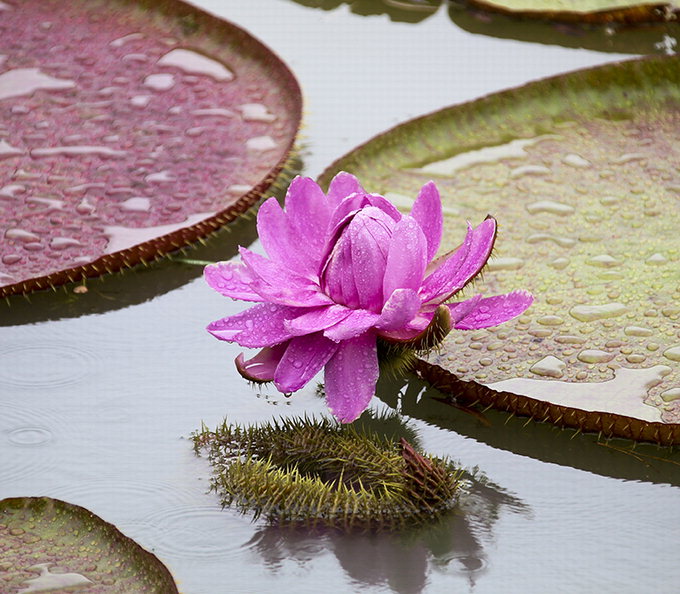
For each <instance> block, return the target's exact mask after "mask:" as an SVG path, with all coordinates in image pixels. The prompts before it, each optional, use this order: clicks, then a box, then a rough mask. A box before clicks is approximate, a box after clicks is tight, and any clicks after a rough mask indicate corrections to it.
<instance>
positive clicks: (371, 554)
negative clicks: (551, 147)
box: [0, 0, 680, 594]
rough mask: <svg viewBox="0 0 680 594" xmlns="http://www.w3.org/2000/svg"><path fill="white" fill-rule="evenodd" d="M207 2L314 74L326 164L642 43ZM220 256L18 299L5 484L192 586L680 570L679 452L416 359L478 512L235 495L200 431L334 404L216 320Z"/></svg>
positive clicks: (406, 409) (224, 236)
mask: <svg viewBox="0 0 680 594" xmlns="http://www.w3.org/2000/svg"><path fill="white" fill-rule="evenodd" d="M196 4H199V5H200V6H201V7H203V8H205V9H207V10H209V11H212V12H214V13H217V14H219V15H220V16H222V17H224V18H227V19H229V20H231V21H233V22H235V23H236V24H239V25H240V26H242V27H244V28H245V29H247V30H248V31H250V32H251V33H252V34H253V35H255V36H256V37H258V38H259V39H260V40H262V41H264V42H265V43H266V44H267V45H268V46H269V47H270V48H272V49H273V50H274V51H275V52H277V53H278V54H279V55H280V56H281V57H282V58H283V60H284V61H286V62H287V64H288V65H289V66H290V68H291V69H292V70H293V71H294V72H295V73H296V75H297V76H298V78H299V81H300V84H301V86H302V89H303V92H304V98H305V102H306V112H305V125H304V128H303V130H302V133H301V143H302V145H303V146H302V153H301V161H302V167H303V169H302V171H303V173H304V174H306V175H309V176H311V177H316V176H317V175H318V174H319V173H320V172H321V171H322V170H323V169H324V168H325V167H326V166H327V165H328V164H330V163H331V162H332V161H333V160H334V159H336V158H337V157H339V156H341V155H342V154H344V153H345V152H347V151H348V150H350V149H351V148H353V147H355V146H357V145H358V144H360V143H362V142H364V141H366V140H368V139H369V138H370V137H372V136H373V135H375V134H377V133H379V132H381V131H383V130H385V129H387V128H390V127H392V126H394V125H395V124H397V123H399V122H402V121H404V120H406V119H409V118H411V117H414V116H416V115H420V114H423V113H427V112H429V111H432V110H435V109H437V108H440V107H442V106H446V105H451V104H454V103H459V102H462V101H468V100H472V99H475V98H477V97H479V96H482V95H484V94H487V93H490V92H494V91H497V90H501V89H505V88H508V87H511V86H516V85H519V84H522V83H525V82H528V81H530V80H534V79H537V78H541V77H544V76H548V75H552V74H556V73H560V72H565V71H569V70H573V69H576V68H581V67H587V66H591V65H596V64H601V63H605V62H608V61H612V60H618V59H621V58H624V57H627V56H625V55H622V54H616V53H613V52H611V51H609V50H611V49H612V48H614V49H617V48H620V47H621V46H622V45H624V46H625V44H622V43H619V44H618V45H617V43H613V42H611V41H610V40H611V37H612V36H614V37H616V35H618V34H617V33H613V34H612V32H609V33H610V34H607V33H605V32H604V31H603V30H598V31H597V32H590V33H588V34H587V35H585V36H582V37H581V38H579V37H578V36H575V35H574V34H573V32H569V31H566V32H565V31H564V30H563V29H555V30H554V33H553V34H551V33H550V31H551V30H550V29H548V28H547V26H541V27H538V28H537V29H535V30H532V31H533V33H531V32H530V33H531V34H529V33H527V31H529V29H530V27H528V26H527V25H522V26H521V27H519V28H518V31H519V33H518V37H521V38H522V39H525V41H518V40H514V39H512V34H513V30H512V29H510V28H503V27H501V28H500V29H498V28H497V29H495V30H494V31H495V33H494V34H495V35H497V36H491V35H484V34H481V33H480V34H478V33H471V32H468V31H467V30H465V29H464V28H462V27H463V26H464V25H463V24H461V25H460V26H459V25H458V24H456V19H458V16H457V15H458V13H457V12H456V10H454V9H453V8H449V7H448V6H447V5H446V4H442V5H441V6H439V8H438V9H437V10H435V11H434V12H432V14H429V13H428V14H426V17H427V18H423V19H422V20H420V22H399V21H398V20H393V19H399V18H407V17H408V15H417V14H419V13H408V12H400V11H399V9H398V8H395V6H396V7H398V5H399V3H397V2H392V1H388V0H384V2H378V1H376V2H357V3H355V4H354V5H353V7H350V5H348V4H345V3H341V2H326V3H323V4H324V6H325V7H326V8H327V9H320V8H314V7H309V6H304V5H303V4H302V3H299V4H298V3H295V2H292V1H289V0H258V1H257V2H255V1H251V2H235V1H232V2H222V1H220V0H203V1H201V2H196ZM305 4H315V3H313V2H306V3H305ZM316 4H322V3H321V2H317V3H316ZM352 9H354V10H355V11H356V12H369V13H371V12H374V13H377V14H371V15H369V16H363V15H361V14H356V13H355V12H352ZM389 11H392V12H391V14H387V13H388V12H389ZM391 17H392V18H391ZM454 17H455V18H454ZM409 18H410V20H417V17H412V18H411V17H409ZM466 18H467V17H466ZM458 20H460V19H458ZM465 22H466V23H468V24H470V23H472V24H474V23H477V25H479V27H480V28H482V29H484V27H483V26H486V25H485V22H484V21H483V20H477V21H475V20H474V19H468V20H466V21H465ZM503 23H504V22H502V23H501V24H502V25H503ZM503 26H505V27H509V25H507V23H505V25H503ZM468 28H472V27H468ZM489 31H490V30H489ZM520 33H521V35H520ZM598 37H599V40H598ZM532 39H533V41H532ZM579 39H583V45H586V46H588V47H590V48H591V49H589V50H586V49H580V48H579V47H578V45H579ZM630 39H631V42H630V47H631V48H636V49H635V51H648V52H660V51H664V48H666V49H667V50H668V51H670V50H672V47H673V44H672V41H670V40H671V39H672V38H671V37H669V34H668V30H667V29H665V28H663V27H657V28H651V29H649V30H647V31H645V32H644V34H643V35H641V36H640V37H639V38H638V37H635V38H633V37H631V38H630ZM538 40H541V41H543V42H548V41H551V42H554V43H555V45H542V44H541V43H538V42H537V41H538ZM598 44H599V47H600V48H601V51H598V50H597V49H595V48H596V47H598ZM655 44H656V47H655ZM638 48H646V49H638ZM631 55H632V54H631ZM239 244H240V245H247V246H251V247H253V249H256V250H257V249H260V248H259V245H258V243H257V241H256V234H255V227H254V220H253V218H252V217H251V218H248V219H243V220H240V221H237V222H236V223H234V224H232V225H231V226H230V227H229V228H228V229H227V230H226V231H223V232H221V233H220V234H218V235H217V236H216V237H214V238H212V239H211V240H210V241H208V244H207V246H203V247H200V248H197V249H196V250H194V251H191V252H190V253H189V257H192V258H196V259H202V260H217V259H228V258H230V257H233V256H234V254H235V253H236V246H237V245H239ZM200 272H201V271H200V267H197V266H192V265H190V264H187V263H182V262H178V261H169V260H166V261H164V262H162V263H160V264H157V265H153V266H150V267H148V268H139V269H135V270H134V272H127V273H125V274H123V275H116V276H113V277H109V278H106V279H103V280H96V281H90V282H88V288H89V291H88V292H87V293H85V294H78V293H74V292H73V287H68V288H67V290H66V291H61V290H60V291H58V292H57V293H56V294H55V293H48V294H44V295H43V294H36V295H34V296H32V297H31V299H30V302H29V301H27V300H25V299H24V298H21V297H20V298H12V299H10V300H9V306H8V307H7V306H5V304H2V307H1V308H0V498H4V497H13V496H25V495H36V496H38V495H49V496H52V497H56V498H59V499H64V500H66V501H69V502H72V503H76V504H79V505H82V506H85V507H87V508H89V509H91V510H92V511H93V512H95V513H97V514H98V515H100V516H101V517H103V518H104V519H105V520H107V521H109V522H112V523H114V524H116V525H117V526H118V527H119V528H120V530H122V531H123V532H124V533H125V534H126V535H128V536H130V537H132V538H134V539H135V540H137V541H138V542H139V543H140V544H141V545H142V546H144V547H145V548H147V549H149V550H151V551H153V552H154V553H155V554H156V555H158V556H159V557H160V559H161V560H162V561H163V562H164V563H165V564H166V565H167V566H168V567H169V569H170V570H171V571H172V573H173V575H174V577H175V579H176V580H177V582H178V586H179V589H180V591H182V592H185V593H187V594H202V593H205V594H207V593H216V592H235V593H241V592H242V593H248V592H269V591H274V590H276V591H278V592H296V593H301V592H317V591H319V590H321V589H322V590H323V591H326V592H354V591H359V590H360V591H362V592H376V593H377V592H390V591H394V592H404V593H407V592H408V593H411V592H414V593H415V592H444V591H455V592H475V593H477V594H483V593H497V592H499V591H504V590H505V591H510V592H569V593H579V592H616V593H625V592H631V593H632V592H657V593H666V592H667V593H669V594H670V593H671V592H675V591H677V583H678V580H679V579H680V564H679V563H678V562H677V545H678V536H677V532H676V531H675V530H674V528H675V527H677V526H678V525H680V498H679V493H678V485H680V456H678V455H677V454H672V455H670V456H669V455H668V452H667V451H666V450H662V449H658V448H655V447H652V446H645V445H640V446H638V447H637V448H636V449H635V450H633V451H632V452H631V451H629V448H630V446H631V444H629V443H628V442H624V441H612V442H609V444H605V445H602V444H599V443H598V440H597V437H596V436H584V435H576V436H574V434H573V433H572V432H567V431H560V430H557V429H554V428H552V427H549V426H545V425H537V424H534V423H529V424H525V421H524V420H522V419H515V418H508V416H507V415H502V414H495V413H488V419H489V421H490V423H491V426H490V427H487V426H486V425H483V424H481V423H479V421H478V420H477V419H476V418H474V417H472V416H470V415H467V414H465V413H464V412H461V411H458V410H456V409H453V408H448V407H446V406H443V405H441V404H439V403H437V402H436V401H434V400H432V399H431V398H429V396H428V395H427V394H425V393H424V392H425V391H426V387H425V385H424V384H421V383H420V382H418V381H416V380H414V379H410V380H408V381H398V380H394V381H392V380H387V379H384V380H381V382H380V384H379V393H380V396H381V400H378V399H375V408H376V410H386V409H387V407H386V405H385V404H384V403H383V401H384V402H390V403H392V402H399V403H400V405H401V407H402V412H403V414H404V420H405V422H406V423H407V425H408V427H409V428H410V430H412V431H413V432H415V433H416V434H417V436H418V439H419V441H420V444H421V446H422V447H423V448H425V449H426V450H427V451H429V452H432V453H434V454H437V455H442V456H450V457H451V458H453V459H455V460H457V461H459V462H460V464H461V465H462V466H464V467H466V468H469V469H472V468H474V467H478V468H479V470H480V471H481V472H482V473H483V474H484V475H485V476H486V478H487V481H486V482H485V483H484V484H481V483H480V484H475V485H473V487H472V488H471V490H470V493H469V496H468V497H467V498H466V500H465V501H464V504H463V505H462V507H461V510H459V513H457V514H456V515H454V516H453V517H451V518H449V519H447V520H446V521H444V522H442V523H440V524H438V525H436V526H433V527H429V528H426V529H423V530H420V531H418V532H415V533H412V534H406V535H401V536H392V535H381V536H340V535H328V534H326V535H320V534H316V535H311V534H305V533H301V532H292V531H280V530H275V529H272V528H268V527H266V526H265V525H263V524H261V523H257V522H256V523H252V522H251V521H250V519H249V518H247V517H243V516H240V515H238V514H237V513H235V512H233V511H230V510H221V509H220V505H219V502H218V499H217V497H216V496H215V495H214V494H212V493H208V492H207V488H208V481H209V476H210V469H209V467H208V465H207V463H206V461H205V460H203V459H200V458H196V457H195V455H194V453H193V450H192V444H191V441H190V439H189V436H190V434H191V432H192V431H194V430H196V429H198V428H199V427H200V425H201V422H205V423H206V424H207V425H208V426H209V427H214V426H215V425H217V424H218V423H219V422H221V421H222V420H223V418H224V417H225V416H227V417H228V418H229V419H230V420H232V421H237V422H241V423H250V422H256V421H261V420H266V419H269V418H272V417H273V416H277V415H302V414H304V413H323V412H324V411H325V405H324V403H323V401H322V400H321V399H319V397H318V396H317V395H316V393H315V388H316V386H315V385H314V383H313V382H312V383H311V384H309V385H308V386H307V388H305V389H304V390H302V391H300V392H299V393H296V394H295V395H294V396H293V397H292V398H290V399H286V398H284V397H283V396H282V395H280V394H278V393H276V392H275V391H274V390H273V389H265V390H254V389H252V388H251V387H250V386H249V385H247V384H246V383H245V382H244V381H243V380H242V379H241V378H240V376H238V374H237V372H236V370H235V368H234V365H233V359H234V358H235V357H236V355H238V353H239V352H240V351H241V349H240V348H239V347H238V346H236V345H230V344H226V343H223V342H218V341H216V340H215V339H214V338H212V337H211V336H209V335H208V334H207V333H206V332H205V331H204V329H203V328H204V326H205V325H206V324H207V323H208V322H210V321H212V320H214V319H217V318H220V317H223V316H226V315H229V314H231V313H236V312H237V311H239V310H241V309H243V305H244V304H240V303H234V302H231V301H230V300H228V299H225V298H222V297H220V296H219V295H218V294H217V293H215V292H214V291H212V290H210V289H209V288H208V287H207V286H206V285H205V283H204V282H203V280H202V278H201V277H200Z"/></svg>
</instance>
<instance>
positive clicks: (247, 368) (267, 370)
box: [234, 342, 288, 382]
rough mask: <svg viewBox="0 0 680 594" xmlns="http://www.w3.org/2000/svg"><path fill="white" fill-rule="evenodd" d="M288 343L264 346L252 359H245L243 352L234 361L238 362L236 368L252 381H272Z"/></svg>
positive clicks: (242, 375)
mask: <svg viewBox="0 0 680 594" xmlns="http://www.w3.org/2000/svg"><path fill="white" fill-rule="evenodd" d="M287 348H288V343H287V342H284V343H282V344H277V345H276V346H273V347H265V348H263V349H262V350H261V351H260V352H259V353H257V355H255V356H254V357H253V358H252V359H248V360H247V361H246V360H245V357H244V356H243V353H241V354H240V355H239V356H238V357H236V359H235V360H234V363H236V370H237V371H238V372H239V373H240V374H241V377H244V378H245V379H247V380H248V381H251V382H270V381H272V380H273V379H274V372H275V371H276V367H277V366H278V364H279V361H281V357H283V354H284V353H285V352H286V349H287Z"/></svg>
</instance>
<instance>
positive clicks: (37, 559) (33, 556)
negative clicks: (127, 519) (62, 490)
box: [0, 497, 178, 594]
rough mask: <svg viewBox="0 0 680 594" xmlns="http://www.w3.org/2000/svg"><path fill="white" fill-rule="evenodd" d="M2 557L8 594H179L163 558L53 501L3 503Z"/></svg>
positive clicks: (82, 511)
mask: <svg viewBox="0 0 680 594" xmlns="http://www.w3.org/2000/svg"><path fill="white" fill-rule="evenodd" d="M0 552H1V553H2V554H1V555H0V569H1V570H2V575H1V576H0V583H2V591H3V592H6V593H7V594H10V593H13V592H16V593H20V592H48V591H49V592H56V591H59V592H98V593H101V594H105V593H107V592H111V593H114V592H116V593H118V592H135V593H140V594H141V593H143V592H145V593H148V594H172V593H173V592H177V591H178V590H177V587H176V586H175V582H174V580H173V579H172V576H171V575H170V572H169V571H168V570H167V569H166V567H165V566H164V565H163V564H162V563H161V562H160V561H159V560H158V558H157V557H156V556H154V555H152V554H151V553H149V552H148V551H145V550H144V549H143V548H142V547H140V546H139V545H138V544H137V543H135V542H134V541H132V540H130V539H129V538H127V537H126V536H124V535H123V534H121V533H120V532H119V531H118V529H117V528H116V527H115V526H113V525H111V524H109V523H107V522H105V521H104V520H102V519H101V518H99V517H98V516H96V515H94V514H93V513H92V512H90V511H88V510H86V509H85V508H82V507H79V506H77V505H72V504H70V503H66V502H64V501H59V500H58V499H50V498H49V497H22V498H12V499H3V500H2V501H0Z"/></svg>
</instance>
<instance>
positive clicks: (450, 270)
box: [420, 217, 496, 303]
mask: <svg viewBox="0 0 680 594" xmlns="http://www.w3.org/2000/svg"><path fill="white" fill-rule="evenodd" d="M495 239H496V220H495V219H494V218H493V217H487V219H486V220H485V221H483V222H482V223H481V224H479V225H477V227H475V228H474V229H472V230H470V229H468V234H467V236H466V237H465V242H464V243H463V245H462V246H461V247H459V248H458V249H457V250H456V251H455V252H454V253H453V254H451V255H450V256H449V257H447V258H446V259H444V260H443V262H442V263H441V264H440V265H439V267H438V268H437V269H436V270H435V271H434V272H433V273H432V274H430V275H429V276H428V277H427V278H426V279H425V280H424V281H423V288H422V289H421V292H420V295H421V298H422V300H423V303H428V302H435V303H442V302H443V301H446V300H447V299H448V298H449V297H451V295H453V294H454V293H456V292H458V291H460V290H461V289H462V288H463V287H464V286H465V285H466V284H467V283H469V282H470V281H471V280H472V279H473V278H474V277H475V276H476V275H477V274H478V273H479V272H480V271H481V270H482V268H484V265H485V264H486V261H487V260H488V259H489V256H490V255H491V250H492V249H493V244H494V241H495Z"/></svg>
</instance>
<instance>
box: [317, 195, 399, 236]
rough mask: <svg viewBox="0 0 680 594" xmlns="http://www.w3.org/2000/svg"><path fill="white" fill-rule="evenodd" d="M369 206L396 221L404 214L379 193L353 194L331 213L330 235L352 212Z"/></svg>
mask: <svg viewBox="0 0 680 594" xmlns="http://www.w3.org/2000/svg"><path fill="white" fill-rule="evenodd" d="M367 207H373V208H377V209H379V210H381V211H382V212H384V213H385V214H386V215H388V216H389V217H390V218H391V219H392V220H393V221H394V222H395V223H396V222H397V221H399V220H401V217H402V214H401V213H400V212H399V211H398V210H397V207H396V206H394V204H392V203H391V202H390V201H389V200H388V199H387V198H384V197H383V196H380V195H379V194H352V195H350V196H348V197H347V198H345V199H344V200H342V202H340V204H338V206H337V207H336V209H335V210H334V211H333V214H332V215H331V220H330V224H329V229H331V233H330V235H332V234H333V233H334V231H335V230H336V229H337V227H338V225H342V221H343V219H345V217H347V216H348V215H350V214H352V213H356V212H357V211H360V210H363V209H365V208H367Z"/></svg>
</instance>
